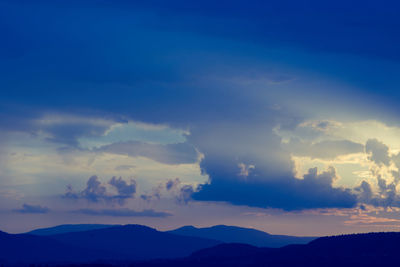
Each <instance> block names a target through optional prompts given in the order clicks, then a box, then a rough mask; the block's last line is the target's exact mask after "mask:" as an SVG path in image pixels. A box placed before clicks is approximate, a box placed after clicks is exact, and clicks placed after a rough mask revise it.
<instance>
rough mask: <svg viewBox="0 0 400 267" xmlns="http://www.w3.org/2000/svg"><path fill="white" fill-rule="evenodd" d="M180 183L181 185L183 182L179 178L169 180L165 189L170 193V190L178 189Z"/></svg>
mask: <svg viewBox="0 0 400 267" xmlns="http://www.w3.org/2000/svg"><path fill="white" fill-rule="evenodd" d="M180 183H181V180H180V179H179V178H175V179H169V180H168V181H167V182H166V183H165V189H166V190H167V191H170V190H172V189H174V188H176V187H177V186H178V185H179V184H180Z"/></svg>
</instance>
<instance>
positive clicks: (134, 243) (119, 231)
mask: <svg viewBox="0 0 400 267" xmlns="http://www.w3.org/2000/svg"><path fill="white" fill-rule="evenodd" d="M49 237H50V238H52V239H54V240H57V241H59V242H61V243H63V244H68V245H71V246H74V247H79V248H83V249H86V248H90V249H95V250H102V251H109V252H111V253H112V254H114V255H119V259H121V260H147V259H156V258H178V257H186V256H189V255H190V254H191V253H193V252H194V251H196V250H199V249H203V248H207V247H212V246H215V245H217V244H220V243H221V242H220V241H216V240H211V239H205V238H198V237H187V236H180V235H174V234H171V233H165V232H160V231H157V230H155V229H153V228H150V227H147V226H142V225H125V226H116V227H110V228H104V229H98V230H90V231H84V232H72V233H65V234H59V235H52V236H49Z"/></svg>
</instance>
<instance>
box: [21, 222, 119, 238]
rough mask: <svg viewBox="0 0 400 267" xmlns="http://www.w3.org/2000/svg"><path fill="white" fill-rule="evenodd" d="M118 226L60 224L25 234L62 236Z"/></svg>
mask: <svg viewBox="0 0 400 267" xmlns="http://www.w3.org/2000/svg"><path fill="white" fill-rule="evenodd" d="M115 226H120V225H112V224H62V225H57V226H54V227H49V228H40V229H35V230H33V231H30V232H28V233H27V234H32V235H41V236H48V235H56V234H64V233H72V232H83V231H89V230H97V229H104V228H108V227H115Z"/></svg>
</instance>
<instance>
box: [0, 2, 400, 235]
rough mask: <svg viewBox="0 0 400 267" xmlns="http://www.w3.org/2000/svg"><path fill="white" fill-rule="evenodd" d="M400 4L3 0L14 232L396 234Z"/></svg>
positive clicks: (0, 33)
mask: <svg viewBox="0 0 400 267" xmlns="http://www.w3.org/2000/svg"><path fill="white" fill-rule="evenodd" d="M399 12H400V5H399V4H398V3H396V2H395V1H380V2H377V1H369V0H365V1H342V0H339V1H316V0H315V1H312V0H309V1H294V0H283V1H282V0H281V1H256V0H252V1H243V0H231V1H223V0H221V1H209V0H204V1H201V2H193V1H181V0H171V1H167V2H166V1H158V0H149V1H127V0H126V1H125V0H80V1H75V0H70V1H64V0H40V1H24V0H0V37H1V40H2V41H1V42H0V88H1V89H0V218H1V219H0V229H1V230H3V231H7V232H11V233H19V232H24V231H28V230H31V229H34V228H38V227H47V226H53V225H58V224H66V223H102V224H105V223H107V224H108V223H109V224H128V223H136V224H145V225H148V226H152V227H155V228H157V229H160V230H166V229H173V228H177V227H180V226H183V225H195V226H199V227H203V226H211V225H216V224H227V225H238V226H243V227H252V228H257V229H260V230H264V231H267V232H269V233H273V234H290V235H298V236H321V235H331V234H342V233H355V232H369V231H398V230H399V228H400V192H399V190H400V184H399V181H400V139H399V137H400V120H399V117H400V116H399V115H400V108H399V107H400V106H399V104H398V103H399V100H400V90H399V87H400V52H399V49H398V47H399V46H400V32H399V31H400V30H399V29H400V20H399V19H398V14H399Z"/></svg>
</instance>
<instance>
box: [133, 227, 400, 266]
mask: <svg viewBox="0 0 400 267" xmlns="http://www.w3.org/2000/svg"><path fill="white" fill-rule="evenodd" d="M399 243H400V233H397V232H396V233H393V232H392V233H369V234H353V235H342V236H332V237H322V238H318V239H316V240H314V241H312V242H310V243H309V244H305V245H304V244H303V245H288V246H285V247H282V248H259V247H254V246H250V245H243V244H220V245H217V246H215V247H212V248H205V249H202V250H200V251H197V252H195V253H193V254H192V255H191V256H190V257H187V258H185V259H176V260H159V261H149V262H143V263H138V264H135V267H156V266H163V267H166V266H174V267H181V266H182V267H183V266H191V267H214V266H218V267H225V266H226V267H228V266H229V267H239V266H240V267H246V266H269V267H278V266H279V267H284V266H299V267H306V266H307V267H317V266H318V267H320V266H326V267H333V266H335V267H336V266H351V267H357V266H363V267H372V266H398V262H399V259H398V255H399V253H398V244H399Z"/></svg>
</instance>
